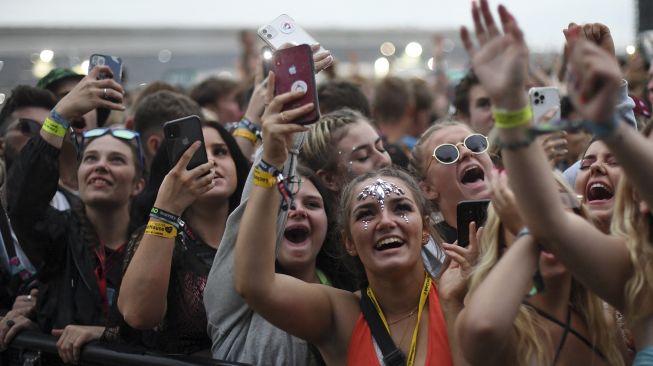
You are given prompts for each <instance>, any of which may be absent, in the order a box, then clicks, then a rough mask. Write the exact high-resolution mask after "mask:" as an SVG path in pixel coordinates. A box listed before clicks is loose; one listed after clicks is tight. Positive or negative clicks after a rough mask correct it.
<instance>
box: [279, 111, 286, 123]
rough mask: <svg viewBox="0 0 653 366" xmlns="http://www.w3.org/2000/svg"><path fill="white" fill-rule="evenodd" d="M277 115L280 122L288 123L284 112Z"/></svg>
mask: <svg viewBox="0 0 653 366" xmlns="http://www.w3.org/2000/svg"><path fill="white" fill-rule="evenodd" d="M279 115H280V116H281V120H282V121H283V122H284V123H285V122H288V120H287V119H286V115H285V112H281V113H279Z"/></svg>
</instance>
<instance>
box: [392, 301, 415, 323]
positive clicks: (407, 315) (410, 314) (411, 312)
mask: <svg viewBox="0 0 653 366" xmlns="http://www.w3.org/2000/svg"><path fill="white" fill-rule="evenodd" d="M418 307H419V304H418V305H416V306H415V308H414V309H413V310H411V311H409V312H408V313H407V314H406V315H403V316H402V317H401V318H399V319H397V320H393V321H391V322H388V326H390V325H395V324H397V323H399V322H400V321H402V320H406V319H407V318H410V317H412V316H413V315H415V313H416V312H417V308H418Z"/></svg>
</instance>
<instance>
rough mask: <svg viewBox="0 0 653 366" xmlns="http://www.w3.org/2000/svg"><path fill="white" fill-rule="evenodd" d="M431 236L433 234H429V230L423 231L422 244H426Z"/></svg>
mask: <svg viewBox="0 0 653 366" xmlns="http://www.w3.org/2000/svg"><path fill="white" fill-rule="evenodd" d="M430 237H431V236H430V235H429V233H428V232H426V231H425V232H423V233H422V245H423V246H424V245H426V244H428V242H429V238H430Z"/></svg>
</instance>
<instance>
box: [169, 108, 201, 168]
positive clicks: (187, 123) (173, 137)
mask: <svg viewBox="0 0 653 366" xmlns="http://www.w3.org/2000/svg"><path fill="white" fill-rule="evenodd" d="M163 135H164V138H165V141H166V142H165V144H166V150H167V151H168V159H170V162H171V163H173V164H177V162H178V161H179V159H180V158H181V156H182V155H183V154H184V152H185V151H186V149H188V147H189V146H190V145H192V144H193V143H194V142H195V141H201V142H202V146H201V147H200V148H199V149H198V150H197V151H196V152H195V154H194V155H193V157H192V158H191V159H190V162H188V165H187V166H186V169H187V170H191V169H193V168H195V167H197V166H199V165H202V164H205V163H207V162H208V161H209V159H208V158H207V156H206V148H205V147H204V135H203V134H202V123H201V122H200V118H199V117H198V116H195V115H192V116H188V117H183V118H179V119H176V120H174V121H169V122H166V123H164V124H163Z"/></svg>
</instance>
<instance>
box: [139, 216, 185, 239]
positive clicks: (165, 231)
mask: <svg viewBox="0 0 653 366" xmlns="http://www.w3.org/2000/svg"><path fill="white" fill-rule="evenodd" d="M145 234H149V235H154V236H159V237H162V238H166V239H172V238H174V237H176V236H177V228H175V227H174V226H173V225H170V224H168V223H166V222H161V221H152V220H150V221H148V223H147V226H146V227H145Z"/></svg>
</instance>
